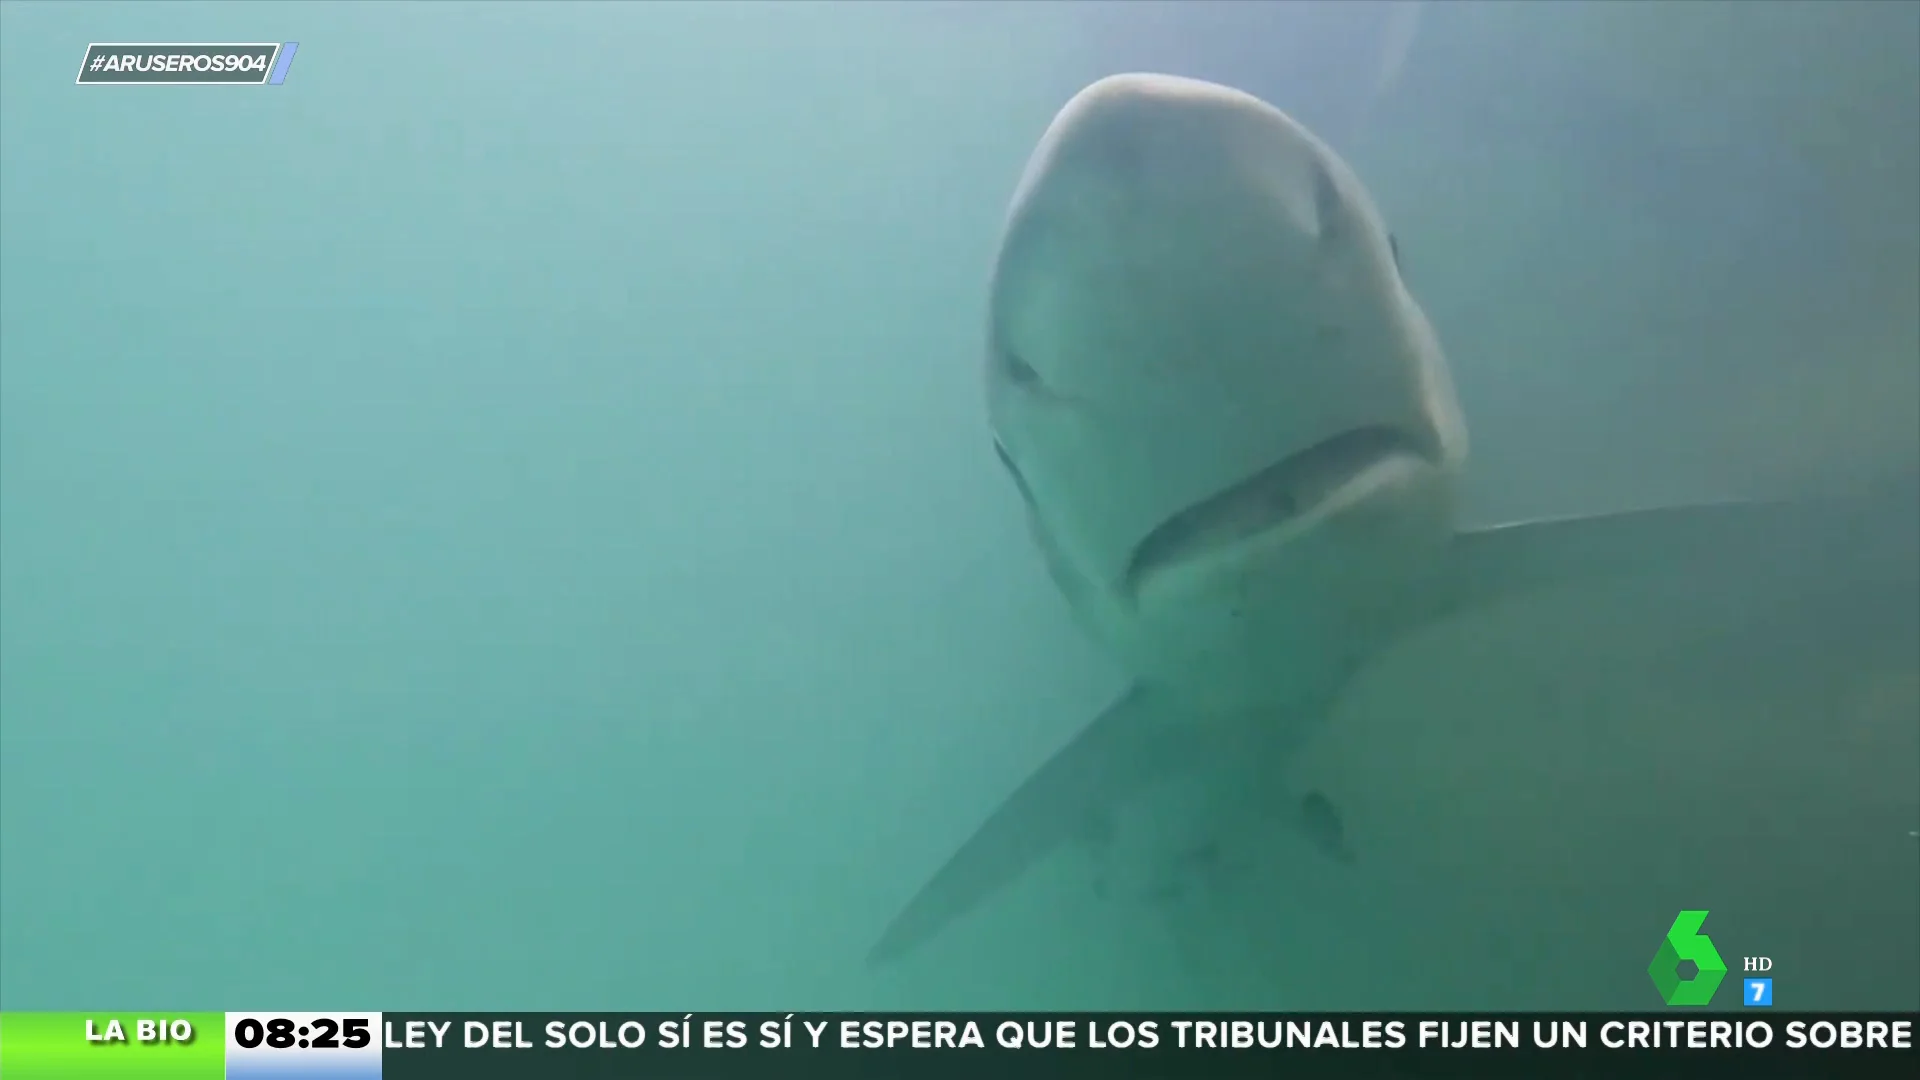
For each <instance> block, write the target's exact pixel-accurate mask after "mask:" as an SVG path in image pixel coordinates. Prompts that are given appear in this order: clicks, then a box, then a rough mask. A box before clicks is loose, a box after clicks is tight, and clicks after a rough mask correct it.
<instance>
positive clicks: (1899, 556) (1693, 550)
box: [1432, 484, 1920, 617]
mask: <svg viewBox="0 0 1920 1080" xmlns="http://www.w3.org/2000/svg"><path fill="white" fill-rule="evenodd" d="M1916 545H1920V485H1908V484H1900V485H1895V486H1893V487H1892V488H1890V489H1888V490H1886V491H1882V492H1877V493H1874V494H1869V495H1861V496H1833V497H1822V498H1807V499H1797V500H1781V501H1752V502H1723V503H1701V504H1695V505H1684V506H1670V507H1661V508H1658V509H1652V510H1631V511H1624V512H1621V513H1613V514H1597V515H1593V516H1588V517H1573V518H1561V519H1555V520H1543V521H1531V522H1522V523H1518V524H1512V525H1499V526H1495V527H1492V528H1485V529H1478V530H1469V531H1465V532H1462V533H1460V534H1459V535H1457V536H1456V537H1455V538H1454V541H1453V545H1452V550H1451V552H1450V553H1449V557H1448V559H1447V560H1446V561H1445V563H1444V569H1445V573H1444V574H1443V575H1442V580H1441V581H1440V583H1439V587H1438V588H1437V589H1435V590H1434V594H1433V604H1434V611H1433V613H1432V614H1433V615H1434V616H1435V617H1439V616H1443V615H1446V614H1450V613H1452V612H1454V611H1458V610H1462V609H1465V608H1472V607H1478V606H1482V605H1486V604H1490V603H1494V602H1497V601H1499V600H1501V599H1504V598H1506V597H1510V596H1516V595H1519V594H1522V593H1526V592H1530V591H1534V590H1538V589H1546V588H1552V587H1555V586H1558V585H1563V584H1567V583H1571V582H1578V581H1587V580H1592V579H1596V578H1606V577H1618V576H1627V575H1641V574H1647V575H1658V574H1693V573H1720V572H1723V571H1731V572H1733V573H1738V574H1742V575H1745V576H1746V577H1747V578H1748V580H1753V579H1755V577H1756V576H1772V577H1773V578H1775V579H1776V580H1788V581H1791V580H1793V579H1798V580H1800V581H1803V582H1807V583H1810V584H1819V585H1822V586H1830V585H1831V584H1833V583H1834V582H1835V580H1836V579H1845V578H1853V579H1856V580H1870V579H1871V580H1884V579H1885V578H1886V576H1887V575H1888V574H1892V575H1895V576H1896V577H1898V578H1900V579H1906V578H1910V577H1911V576H1912V575H1913V574H1914V573H1915V569H1916V566H1920V558H1917V557H1916V554H1915V553H1916V551H1917V550H1920V547H1917V546H1916Z"/></svg>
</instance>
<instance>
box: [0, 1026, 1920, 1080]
mask: <svg viewBox="0 0 1920 1080" xmlns="http://www.w3.org/2000/svg"><path fill="white" fill-rule="evenodd" d="M1914 1022H1915V1015H1914V1014H1911V1013H1900V1014H1828V1013H1811V1014H1770V1015H1767V1016H1765V1017H1758V1016H1754V1015H1752V1014H1744V1015H1743V1014H1736V1013H1718V1014H1713V1013H1706V1014H1692V1015H1676V1014H1675V1013H1674V1012H1671V1011H1669V1012H1649V1013H1636V1014H1624V1013H1623V1014H1545V1013H1543V1014H1539V1015H1526V1014H1480V1015H1466V1014H1459V1015H1441V1014H1424V1013H1410V1014H1354V1013H1338V1014H1271V1013H1268V1014H1236V1015H1219V1016H1213V1015H1198V1014H1187V1013H1179V1014H1172V1013H1169V1014H1149V1013H1140V1014H1120V1013H1086V1014H1066V1013H898V1014H877V1013H876V1014H852V1013H751V1014H749V1013H377V1012H229V1013H217V1012H211V1013H162V1012H138V1013H136V1012H101V1013H77V1012H75V1013H0V1076H4V1077H5V1078H6V1080H50V1078H56V1077H57V1078H60V1080H91V1078H96V1077H98V1078H106V1077H115V1078H120V1080H143V1078H147V1077H152V1078H156V1080H157V1078H162V1077H164V1078H167V1080H220V1078H224V1080H256V1078H258V1080H267V1078H272V1080H302V1078H313V1080H320V1078H325V1080H411V1078H415V1077H419V1078H429V1077H432V1078H440V1077H461V1078H475V1077H507V1076H512V1077H553V1078H556V1080H566V1078H569V1077H603V1076H634V1077H665V1076H671V1077H733V1078H751V1077H761V1076H764V1077H783V1078H785V1077H796V1076H798V1077H806V1076H822V1077H826V1076H831V1077H837V1078H838V1077H855V1078H858V1077H868V1076H872V1077H902V1076H913V1077H924V1076H955V1077H958V1076H968V1077H979V1076H987V1077H993V1078H995V1080H1005V1078H1011V1077H1029V1076H1032V1077H1041V1076H1046V1077H1060V1076H1080V1075H1085V1076H1162V1075H1178V1076H1181V1077H1192V1078H1200V1080H1204V1078H1208V1077H1243V1076H1279V1075H1286V1076H1289V1077H1319V1076H1325V1077H1345V1076H1443V1075H1463V1076H1464V1075H1472V1076H1488V1075H1494V1076H1504V1075H1512V1076H1546V1075H1557V1074H1558V1073H1560V1072H1562V1071H1566V1072H1569V1073H1571V1074H1574V1075H1580V1076H1596V1075H1622V1076H1627V1075H1631V1076H1635V1077H1642V1076H1649V1075H1655V1076H1658V1075H1686V1076H1706V1075H1725V1076H1738V1077H1753V1076H1807V1077H1814V1076H1819V1077H1850V1076H1905V1077H1912V1076H1920V1057H1916V1053H1915V1051H1914V1046H1913V1028H1914Z"/></svg>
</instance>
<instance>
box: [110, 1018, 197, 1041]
mask: <svg viewBox="0 0 1920 1080" xmlns="http://www.w3.org/2000/svg"><path fill="white" fill-rule="evenodd" d="M87 1041H88V1042H126V1041H127V1029H126V1028H124V1027H121V1026H120V1018H119V1017H117V1016H116V1017H114V1018H113V1019H111V1020H108V1021H107V1026H106V1028H105V1029H104V1030H103V1029H98V1028H95V1027H94V1026H93V1018H92V1017H88V1018H87ZM133 1041H134V1042H143V1043H163V1042H177V1043H190V1042H192V1041H193V1024H192V1023H190V1022H188V1021H186V1020H168V1019H166V1018H164V1017H162V1018H158V1019H152V1020H146V1019H141V1020H135V1021H134V1022H133Z"/></svg>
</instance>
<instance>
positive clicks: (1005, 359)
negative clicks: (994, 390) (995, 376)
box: [1000, 349, 1040, 387]
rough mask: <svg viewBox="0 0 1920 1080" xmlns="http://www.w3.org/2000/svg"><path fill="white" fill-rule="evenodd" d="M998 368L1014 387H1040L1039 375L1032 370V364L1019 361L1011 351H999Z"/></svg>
mask: <svg viewBox="0 0 1920 1080" xmlns="http://www.w3.org/2000/svg"><path fill="white" fill-rule="evenodd" d="M1000 368H1001V370H1002V371H1005V372H1006V373H1007V378H1008V379H1009V380H1011V381H1012V382H1013V384H1014V385H1015V386H1024V387H1032V386H1039V385H1040V373H1039V372H1037V371H1035V370H1033V365H1032V364H1029V363H1027V362H1026V361H1025V360H1022V359H1020V356H1019V354H1018V353H1015V352H1014V351H1013V350H1011V349H1002V350H1001V351H1000Z"/></svg>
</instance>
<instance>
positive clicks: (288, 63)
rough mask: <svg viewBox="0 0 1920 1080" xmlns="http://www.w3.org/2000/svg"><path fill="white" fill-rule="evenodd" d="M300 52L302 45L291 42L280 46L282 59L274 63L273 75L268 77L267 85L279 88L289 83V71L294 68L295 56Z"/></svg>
mask: <svg viewBox="0 0 1920 1080" xmlns="http://www.w3.org/2000/svg"><path fill="white" fill-rule="evenodd" d="M299 51H300V43H299V42H297V41H289V42H287V43H286V44H285V45H282V46H280V59H278V60H275V61H274V62H273V74H271V75H269V76H267V85H269V86H279V85H280V84H281V83H283V82H286V81H287V69H288V68H290V67H292V66H293V54H294V53H297V52H299Z"/></svg>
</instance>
